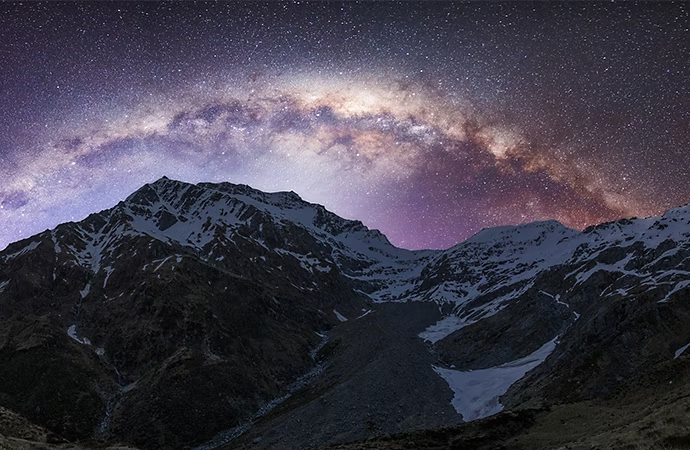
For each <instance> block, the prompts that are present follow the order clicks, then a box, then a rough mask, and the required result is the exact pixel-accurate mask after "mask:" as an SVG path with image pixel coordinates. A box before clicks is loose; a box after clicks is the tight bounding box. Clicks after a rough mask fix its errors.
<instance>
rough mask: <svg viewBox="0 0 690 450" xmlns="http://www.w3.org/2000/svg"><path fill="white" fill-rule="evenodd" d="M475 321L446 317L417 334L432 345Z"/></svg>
mask: <svg viewBox="0 0 690 450" xmlns="http://www.w3.org/2000/svg"><path fill="white" fill-rule="evenodd" d="M474 322H476V321H475V320H467V319H466V318H463V319H461V318H460V317H458V316H455V315H453V316H448V317H444V318H443V319H441V320H439V321H438V322H436V323H435V324H434V325H431V326H430V327H428V328H427V329H426V330H424V331H422V332H421V333H419V335H418V336H419V337H420V338H422V339H424V340H425V341H429V342H431V343H432V344H434V343H436V342H438V341H440V340H441V339H443V338H445V337H446V336H448V335H450V334H451V333H453V332H455V331H457V330H459V329H461V328H465V327H466V326H467V325H472V324H473V323H474Z"/></svg>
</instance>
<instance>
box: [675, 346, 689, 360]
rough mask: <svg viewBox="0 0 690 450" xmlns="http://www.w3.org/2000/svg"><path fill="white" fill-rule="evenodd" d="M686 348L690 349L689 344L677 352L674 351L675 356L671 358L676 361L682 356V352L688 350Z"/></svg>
mask: <svg viewBox="0 0 690 450" xmlns="http://www.w3.org/2000/svg"><path fill="white" fill-rule="evenodd" d="M688 347H690V344H686V345H684V346H682V347H681V348H679V349H678V350H676V355H675V356H674V357H673V359H678V358H679V357H680V355H682V354H683V352H684V351H685V350H687V349H688Z"/></svg>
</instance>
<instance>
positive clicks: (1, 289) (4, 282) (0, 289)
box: [0, 281, 10, 294]
mask: <svg viewBox="0 0 690 450" xmlns="http://www.w3.org/2000/svg"><path fill="white" fill-rule="evenodd" d="M9 284H10V282H9V281H3V282H2V283H0V294H2V293H3V291H4V290H5V288H6V287H7V285H9Z"/></svg>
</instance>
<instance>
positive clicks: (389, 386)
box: [0, 178, 690, 448]
mask: <svg viewBox="0 0 690 450" xmlns="http://www.w3.org/2000/svg"><path fill="white" fill-rule="evenodd" d="M689 256H690V208H688V207H685V208H678V209H674V210H671V211H669V212H667V213H666V214H665V215H664V216H662V217H654V218H647V219H630V220H628V219H625V220H620V221H618V222H613V223H607V224H602V225H600V226H596V227H591V228H589V229H587V230H585V231H583V232H578V231H576V230H572V229H568V228H566V227H564V226H562V225H561V224H559V223H557V222H540V223H532V224H526V225H521V226H517V227H500V228H494V229H488V230H483V231H482V232H480V233H478V234H477V235H475V236H474V237H472V238H471V239H469V240H467V241H465V242H463V243H460V244H458V245H456V246H455V247H452V248H450V249H448V250H443V251H431V250H428V251H408V250H403V249H398V248H396V247H394V246H393V245H391V244H390V243H389V242H388V240H387V239H386V238H385V236H383V235H382V234H381V233H379V232H378V231H375V230H369V229H367V228H366V227H365V226H363V225H362V224H361V223H360V222H357V221H350V220H345V219H342V218H340V217H338V216H336V215H334V214H332V213H330V212H328V211H327V210H325V209H324V208H323V207H322V206H319V205H314V204H310V203H307V202H305V201H303V200H301V199H300V198H299V196H297V195H296V194H294V193H274V194H268V193H263V192H260V191H257V190H254V189H252V188H249V187H247V186H241V185H233V184H229V183H222V184H208V183H201V184H198V185H191V184H186V183H181V182H177V181H173V180H169V179H167V178H163V179H161V180H158V181H157V182H155V183H152V184H150V185H146V186H144V187H142V188H141V189H140V190H138V191H137V192H135V193H134V194H132V195H131V196H130V197H128V198H127V199H126V200H125V201H123V202H121V203H120V204H118V205H117V206H115V207H114V208H112V209H110V210H106V211H102V212H100V213H98V214H93V215H91V216H89V217H88V218H87V219H85V220H83V221H81V222H78V223H67V224H63V225H60V226H58V227H57V228H56V229H54V230H49V231H46V232H44V233H42V234H39V235H37V236H34V237H32V238H29V239H27V240H24V241H21V242H17V243H15V244H12V245H10V246H9V247H8V248H7V249H5V250H4V251H2V252H0V406H2V407H5V408H8V409H9V410H12V411H14V413H18V414H21V415H22V416H23V417H25V418H26V419H27V420H28V421H30V422H32V423H35V424H37V425H40V426H41V427H44V428H45V429H47V430H50V432H51V433H53V434H55V435H59V436H60V437H61V438H63V439H67V440H70V441H83V440H85V439H97V440H107V441H111V442H122V443H125V444H129V445H134V446H139V447H140V448H190V447H198V448H219V447H227V448H239V447H249V448H312V447H318V446H322V445H330V444H340V443H345V442H349V441H353V440H357V439H369V438H373V437H376V436H381V435H386V434H390V433H402V432H409V431H411V430H422V429H427V428H433V427H437V426H452V425H454V424H458V423H461V422H462V421H472V420H477V419H482V418H484V417H488V416H491V415H493V414H496V413H498V412H500V411H503V410H504V409H510V410H516V411H518V410H520V409H523V408H532V409H531V410H532V411H545V409H544V408H547V409H548V408H552V407H556V406H555V405H563V404H569V405H578V404H582V402H601V401H605V399H608V398H622V397H620V396H621V395H623V394H621V392H623V393H624V392H627V390H628V389H630V387H629V386H631V385H632V384H631V383H633V384H634V382H635V381H634V380H638V379H640V377H645V376H651V375H650V374H655V373H659V371H660V370H662V371H663V370H665V369H663V368H664V367H667V366H668V365H669V364H671V365H673V364H676V362H678V361H685V359H686V356H685V354H684V351H685V349H686V348H688V344H689V343H690V327H688V326H687V324H688V323H689V322H688V319H689V318H690V317H689V316H690V307H689V306H688V302H687V301H686V299H687V294H688V292H689V290H688V289H689V288H690V262H688V257H689ZM676 360H678V361H676ZM678 364H680V363H678ZM678 364H676V365H674V366H673V367H676V369H674V370H680V371H681V372H682V371H683V370H685V369H683V368H685V367H687V365H683V364H681V365H678ZM677 367H681V369H678V368H677ZM683 373H685V372H683ZM657 378H659V377H657ZM661 378H663V377H661ZM661 378H659V379H661ZM650 383H651V382H650ZM659 383H661V382H659ZM651 385H654V383H651ZM654 386H656V385H654ZM648 391H649V392H656V388H654V389H652V388H651V387H650V388H649V389H648ZM650 395H651V394H650ZM616 396H619V397H616ZM626 398H627V397H626ZM558 408H561V406H558ZM14 413H13V414H14ZM516 414H520V413H516ZM543 414H544V413H543V412H539V413H538V414H537V416H536V417H537V419H535V420H534V421H532V422H530V423H539V420H542V419H540V418H541V417H546V416H543ZM498 417H501V416H498ZM520 417H522V416H520ZM487 420H489V422H491V420H492V419H487ZM530 420H531V419H530ZM544 420H546V419H544ZM508 422H510V423H512V422H511V421H510V420H508ZM547 422H548V421H547ZM478 423H483V422H478ZM491 423H494V424H495V423H501V420H498V419H497V420H494V421H493V422H491ZM468 426H469V425H468ZM492 426H493V425H492ZM495 426H498V425H495ZM525 426H526V425H525ZM530 426H531V425H530ZM466 429H467V428H466ZM0 434H2V433H0ZM554 445H555V444H554Z"/></svg>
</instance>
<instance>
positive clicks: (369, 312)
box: [345, 309, 374, 320]
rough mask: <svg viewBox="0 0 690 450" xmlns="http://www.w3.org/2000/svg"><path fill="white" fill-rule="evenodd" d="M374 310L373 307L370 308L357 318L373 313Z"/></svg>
mask: <svg viewBox="0 0 690 450" xmlns="http://www.w3.org/2000/svg"><path fill="white" fill-rule="evenodd" d="M372 312H374V311H373V310H371V309H368V310H367V311H365V312H364V314H362V315H361V316H359V317H357V318H358V319H361V318H362V317H364V316H366V315H367V314H371V313H372ZM345 320H347V319H345Z"/></svg>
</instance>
